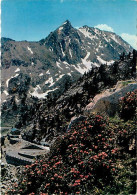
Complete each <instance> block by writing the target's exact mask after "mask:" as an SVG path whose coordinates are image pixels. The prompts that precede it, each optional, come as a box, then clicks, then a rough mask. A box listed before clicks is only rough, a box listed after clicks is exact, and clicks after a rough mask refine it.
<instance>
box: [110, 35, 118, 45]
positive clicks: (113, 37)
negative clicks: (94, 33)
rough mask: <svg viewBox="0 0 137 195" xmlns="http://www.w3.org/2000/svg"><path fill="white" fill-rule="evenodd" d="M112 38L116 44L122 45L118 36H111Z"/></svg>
mask: <svg viewBox="0 0 137 195" xmlns="http://www.w3.org/2000/svg"><path fill="white" fill-rule="evenodd" d="M111 38H112V39H113V40H114V41H115V42H116V43H118V44H120V42H119V41H118V40H117V39H116V36H115V35H113V34H112V35H111Z"/></svg>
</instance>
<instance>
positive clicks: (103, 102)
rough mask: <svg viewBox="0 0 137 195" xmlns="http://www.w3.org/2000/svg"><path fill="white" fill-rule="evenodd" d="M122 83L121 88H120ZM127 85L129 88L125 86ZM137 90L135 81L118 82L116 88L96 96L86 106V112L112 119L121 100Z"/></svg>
mask: <svg viewBox="0 0 137 195" xmlns="http://www.w3.org/2000/svg"><path fill="white" fill-rule="evenodd" d="M120 83H121V87H120V86H119V85H120ZM126 83H127V86H124V84H126ZM128 83H129V84H128ZM122 85H123V86H122ZM135 89H137V83H135V82H134V81H125V82H124V81H123V82H118V83H117V85H116V87H115V88H112V89H109V90H106V91H104V92H103V93H101V94H98V95H96V96H95V97H94V99H93V100H92V102H90V103H89V104H88V105H87V106H86V108H85V112H86V111H88V112H91V113H100V114H104V115H108V116H111V117H112V116H114V115H115V114H116V112H118V107H119V100H120V98H121V97H123V96H125V95H126V93H128V92H129V91H130V92H132V91H134V90H135Z"/></svg>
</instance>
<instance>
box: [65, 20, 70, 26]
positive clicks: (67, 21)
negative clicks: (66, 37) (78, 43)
mask: <svg viewBox="0 0 137 195" xmlns="http://www.w3.org/2000/svg"><path fill="white" fill-rule="evenodd" d="M63 25H71V22H70V21H69V20H66V21H65V22H64V23H63ZM71 26H72V25H71Z"/></svg>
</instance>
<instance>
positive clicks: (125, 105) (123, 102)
mask: <svg viewBox="0 0 137 195" xmlns="http://www.w3.org/2000/svg"><path fill="white" fill-rule="evenodd" d="M136 106H137V90H135V91H134V92H128V93H127V94H126V96H125V97H122V98H121V99H120V117H121V118H122V119H124V120H126V121H127V120H129V119H132V118H133V117H135V115H136Z"/></svg>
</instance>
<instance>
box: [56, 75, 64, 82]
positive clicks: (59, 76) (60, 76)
mask: <svg viewBox="0 0 137 195" xmlns="http://www.w3.org/2000/svg"><path fill="white" fill-rule="evenodd" d="M64 75H65V74H61V75H60V76H59V78H56V81H58V80H60V79H61V78H62V77H63V76H64Z"/></svg>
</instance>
